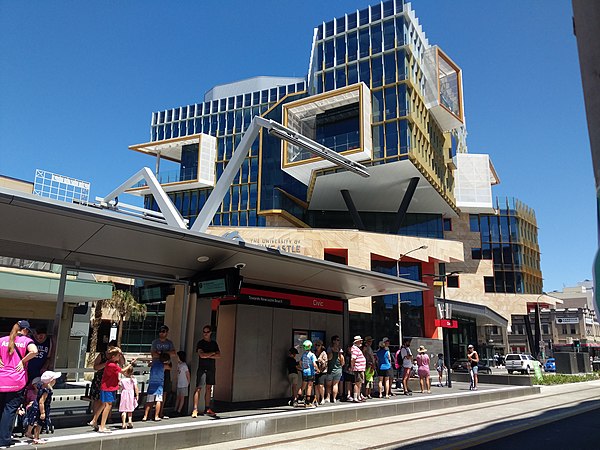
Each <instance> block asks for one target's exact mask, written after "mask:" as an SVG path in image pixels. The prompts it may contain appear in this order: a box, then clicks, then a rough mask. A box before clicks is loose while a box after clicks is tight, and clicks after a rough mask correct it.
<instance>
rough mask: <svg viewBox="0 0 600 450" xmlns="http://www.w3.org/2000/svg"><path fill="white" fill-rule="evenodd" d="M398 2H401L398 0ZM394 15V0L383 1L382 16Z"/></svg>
mask: <svg viewBox="0 0 600 450" xmlns="http://www.w3.org/2000/svg"><path fill="white" fill-rule="evenodd" d="M398 3H402V2H401V1H399V2H398ZM393 15H394V0H388V1H387V2H383V17H389V16H393Z"/></svg>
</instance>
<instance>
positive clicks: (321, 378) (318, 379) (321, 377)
mask: <svg viewBox="0 0 600 450" xmlns="http://www.w3.org/2000/svg"><path fill="white" fill-rule="evenodd" d="M325 377H327V374H326V373H318V374H316V375H315V384H322V385H324V384H325Z"/></svg>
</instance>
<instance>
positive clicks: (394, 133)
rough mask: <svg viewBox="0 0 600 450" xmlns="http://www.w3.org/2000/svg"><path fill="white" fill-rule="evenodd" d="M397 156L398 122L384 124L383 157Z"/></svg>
mask: <svg viewBox="0 0 600 450" xmlns="http://www.w3.org/2000/svg"><path fill="white" fill-rule="evenodd" d="M397 154H398V122H389V123H386V124H385V156H386V157H388V156H395V155H397Z"/></svg>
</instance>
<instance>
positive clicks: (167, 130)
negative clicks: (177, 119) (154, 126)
mask: <svg viewBox="0 0 600 450" xmlns="http://www.w3.org/2000/svg"><path fill="white" fill-rule="evenodd" d="M165 139H171V124H170V123H168V124H167V125H165Z"/></svg>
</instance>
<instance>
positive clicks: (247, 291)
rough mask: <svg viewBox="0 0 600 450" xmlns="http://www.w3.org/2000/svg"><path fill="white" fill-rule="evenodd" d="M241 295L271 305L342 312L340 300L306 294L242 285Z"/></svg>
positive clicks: (342, 307) (342, 306)
mask: <svg viewBox="0 0 600 450" xmlns="http://www.w3.org/2000/svg"><path fill="white" fill-rule="evenodd" d="M240 294H241V295H247V296H248V300H250V301H256V302H259V303H268V304H273V306H292V307H293V306H296V307H299V308H308V309H317V310H321V311H335V312H342V311H343V310H344V304H343V302H342V301H340V300H331V299H327V298H319V297H312V296H308V295H298V294H288V293H286V292H275V291H266V290H263V289H252V288H246V287H243V288H242V289H241V290H240Z"/></svg>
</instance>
